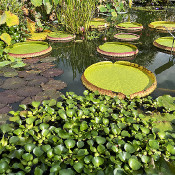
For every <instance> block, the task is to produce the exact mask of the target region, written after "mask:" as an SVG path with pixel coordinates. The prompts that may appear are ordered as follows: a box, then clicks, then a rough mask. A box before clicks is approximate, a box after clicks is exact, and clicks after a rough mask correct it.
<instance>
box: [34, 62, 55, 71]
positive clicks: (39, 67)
mask: <svg viewBox="0 0 175 175" xmlns="http://www.w3.org/2000/svg"><path fill="white" fill-rule="evenodd" d="M54 66H55V64H51V63H38V64H33V65H31V68H32V69H37V70H41V71H45V70H47V69H49V68H51V67H54Z"/></svg>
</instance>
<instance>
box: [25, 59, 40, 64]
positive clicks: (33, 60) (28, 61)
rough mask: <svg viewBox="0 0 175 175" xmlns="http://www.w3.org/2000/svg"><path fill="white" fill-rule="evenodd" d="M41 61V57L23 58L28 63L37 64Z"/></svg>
mask: <svg viewBox="0 0 175 175" xmlns="http://www.w3.org/2000/svg"><path fill="white" fill-rule="evenodd" d="M39 61H40V59H39V58H26V59H24V60H23V62H24V63H26V64H35V63H38V62H39Z"/></svg>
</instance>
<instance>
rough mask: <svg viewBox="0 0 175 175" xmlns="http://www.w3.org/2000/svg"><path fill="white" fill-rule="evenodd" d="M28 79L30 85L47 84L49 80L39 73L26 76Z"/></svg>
mask: <svg viewBox="0 0 175 175" xmlns="http://www.w3.org/2000/svg"><path fill="white" fill-rule="evenodd" d="M30 78H31V79H30ZM26 80H29V81H28V83H27V85H28V86H40V85H41V84H45V83H47V82H48V81H49V79H47V78H45V77H43V76H39V75H36V76H33V77H29V78H26ZM35 95H36V94H35Z"/></svg>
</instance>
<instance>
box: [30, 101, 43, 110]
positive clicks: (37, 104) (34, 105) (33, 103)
mask: <svg viewBox="0 0 175 175" xmlns="http://www.w3.org/2000/svg"><path fill="white" fill-rule="evenodd" d="M40 104H41V103H40V102H38V101H33V102H32V106H33V107H34V108H38V107H39V105H40Z"/></svg>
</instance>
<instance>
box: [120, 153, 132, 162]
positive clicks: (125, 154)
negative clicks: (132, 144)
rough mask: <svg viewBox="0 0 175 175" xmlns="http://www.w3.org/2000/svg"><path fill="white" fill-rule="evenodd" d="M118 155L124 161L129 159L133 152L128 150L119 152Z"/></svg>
mask: <svg viewBox="0 0 175 175" xmlns="http://www.w3.org/2000/svg"><path fill="white" fill-rule="evenodd" d="M118 157H119V158H120V160H121V161H122V162H125V161H126V160H129V158H130V157H131V154H130V153H128V152H120V153H119V154H118Z"/></svg>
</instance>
